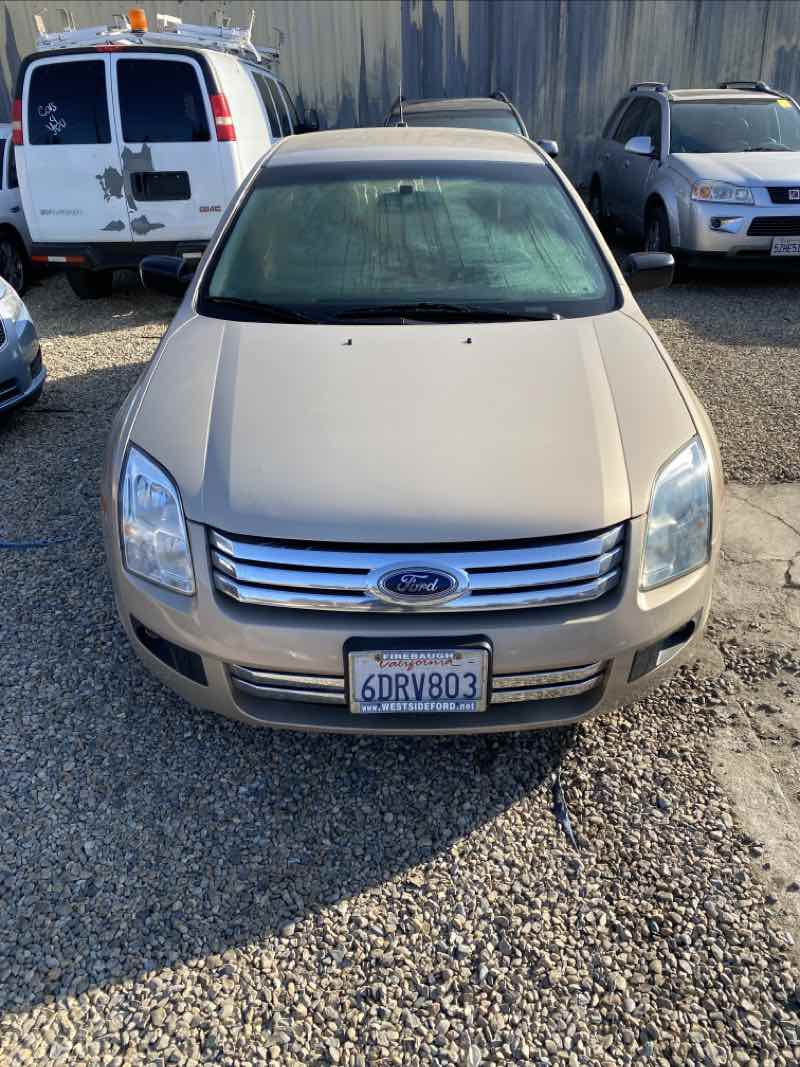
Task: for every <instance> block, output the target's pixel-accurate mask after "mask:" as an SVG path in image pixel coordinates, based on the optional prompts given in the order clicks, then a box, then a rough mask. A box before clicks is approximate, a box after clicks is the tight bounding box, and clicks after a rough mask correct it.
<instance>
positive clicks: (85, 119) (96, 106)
mask: <svg viewBox="0 0 800 1067" xmlns="http://www.w3.org/2000/svg"><path fill="white" fill-rule="evenodd" d="M108 60H109V57H108V56H104V55H98V54H97V53H96V52H93V53H90V54H86V55H83V54H82V55H77V56H63V57H58V58H48V59H42V60H34V61H33V62H32V63H31V65H30V66H29V67H28V69H27V71H26V72H25V81H24V84H23V96H22V115H23V123H22V125H23V138H24V140H23V148H22V151H21V152H20V153H18V154H17V165H18V167H19V172H20V187H21V192H22V202H23V207H24V210H25V217H26V219H27V220H28V226H29V228H30V231H31V238H32V239H33V240H34V241H37V242H48V243H53V242H76V243H89V242H96V241H127V240H130V233H131V231H130V226H129V224H128V213H127V211H126V209H125V200H124V199H123V196H122V176H121V174H120V169H119V168H120V155H119V145H118V143H117V139H116V134H115V131H114V124H113V122H112V121H111V116H110V109H109V104H108V101H109V99H110V97H109V61H108Z"/></svg>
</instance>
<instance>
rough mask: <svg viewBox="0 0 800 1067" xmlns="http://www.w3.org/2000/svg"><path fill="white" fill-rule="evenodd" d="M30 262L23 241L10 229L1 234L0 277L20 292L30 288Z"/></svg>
mask: <svg viewBox="0 0 800 1067" xmlns="http://www.w3.org/2000/svg"><path fill="white" fill-rule="evenodd" d="M29 276H30V262H29V260H28V254H27V252H26V251H25V248H24V246H23V244H22V241H20V239H19V238H18V237H16V236H15V235H13V234H12V233H10V232H9V231H6V232H5V233H3V234H2V235H0V277H2V278H4V279H5V280H6V281H7V282H8V284H9V285H10V286H12V287H13V288H14V289H16V291H17V292H18V293H20V294H22V293H24V292H25V290H26V289H27V288H28V279H29Z"/></svg>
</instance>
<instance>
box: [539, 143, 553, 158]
mask: <svg viewBox="0 0 800 1067" xmlns="http://www.w3.org/2000/svg"><path fill="white" fill-rule="evenodd" d="M536 143H537V144H538V146H539V147H540V148H541V150H542V151H543V152H544V153H545V155H548V156H550V158H551V159H558V141H537V142H536Z"/></svg>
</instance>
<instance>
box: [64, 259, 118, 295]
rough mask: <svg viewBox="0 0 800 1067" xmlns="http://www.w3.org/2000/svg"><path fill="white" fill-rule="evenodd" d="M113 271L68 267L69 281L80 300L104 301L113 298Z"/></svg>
mask: <svg viewBox="0 0 800 1067" xmlns="http://www.w3.org/2000/svg"><path fill="white" fill-rule="evenodd" d="M113 279H114V272H113V271H112V270H83V269H82V268H80V267H67V281H68V282H69V284H70V286H71V288H72V291H73V293H74V294H75V296H77V298H78V299H79V300H102V299H104V298H106V297H109V296H111V283H112V281H113Z"/></svg>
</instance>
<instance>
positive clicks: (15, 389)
mask: <svg viewBox="0 0 800 1067" xmlns="http://www.w3.org/2000/svg"><path fill="white" fill-rule="evenodd" d="M20 393H21V390H20V388H19V386H18V385H17V383H16V380H15V379H14V378H7V379H6V380H5V381H4V382H0V404H2V403H4V402H5V401H6V400H13V399H14V397H16V396H20Z"/></svg>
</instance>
